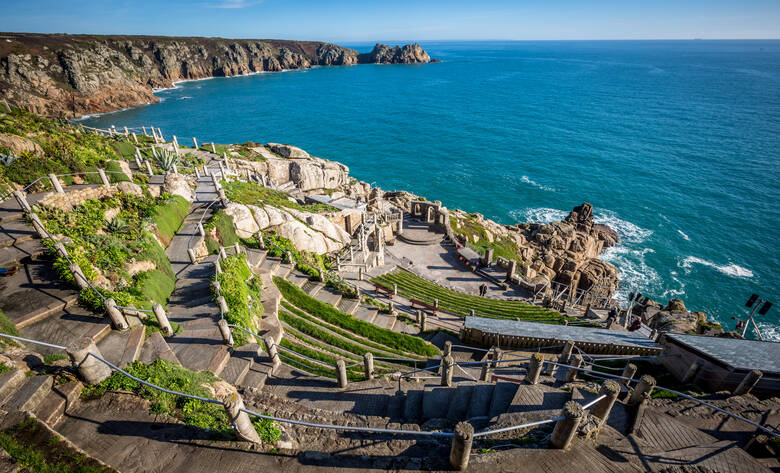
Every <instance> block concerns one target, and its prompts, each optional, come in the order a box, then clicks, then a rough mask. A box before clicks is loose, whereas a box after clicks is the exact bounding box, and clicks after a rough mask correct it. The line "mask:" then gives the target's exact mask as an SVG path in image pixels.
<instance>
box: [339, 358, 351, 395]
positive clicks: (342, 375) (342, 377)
mask: <svg viewBox="0 0 780 473" xmlns="http://www.w3.org/2000/svg"><path fill="white" fill-rule="evenodd" d="M336 375H337V377H338V381H339V387H340V388H341V389H344V388H346V387H347V384H348V381H347V365H346V363H344V360H342V359H341V358H339V359H338V360H336Z"/></svg>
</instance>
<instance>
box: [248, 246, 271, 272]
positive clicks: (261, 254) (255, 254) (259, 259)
mask: <svg viewBox="0 0 780 473" xmlns="http://www.w3.org/2000/svg"><path fill="white" fill-rule="evenodd" d="M267 254H268V252H267V251H265V250H256V249H249V250H247V252H246V256H247V262H248V263H249V266H250V267H251V268H258V267H260V265H261V264H263V261H265V257H266V255H267Z"/></svg>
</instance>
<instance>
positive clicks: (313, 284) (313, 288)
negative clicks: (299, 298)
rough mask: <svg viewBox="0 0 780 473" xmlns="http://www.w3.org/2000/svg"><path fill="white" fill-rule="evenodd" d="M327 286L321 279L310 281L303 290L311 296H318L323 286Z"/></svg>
mask: <svg viewBox="0 0 780 473" xmlns="http://www.w3.org/2000/svg"><path fill="white" fill-rule="evenodd" d="M324 287H325V284H323V283H321V282H319V281H308V282H307V283H306V284H304V285H303V292H305V293H306V294H308V295H310V296H316V295H317V293H318V292H320V290H322V288H324Z"/></svg>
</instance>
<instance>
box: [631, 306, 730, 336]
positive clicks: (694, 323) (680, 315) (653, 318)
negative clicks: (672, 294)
mask: <svg viewBox="0 0 780 473" xmlns="http://www.w3.org/2000/svg"><path fill="white" fill-rule="evenodd" d="M632 311H633V313H634V315H637V316H639V317H641V318H642V320H643V321H644V323H645V324H647V325H648V326H649V327H650V328H653V329H656V330H658V331H659V332H671V333H699V334H705V335H722V334H723V329H722V327H721V326H720V324H717V323H712V322H710V323H707V314H706V313H704V312H689V311H688V309H686V307H685V303H684V302H683V301H682V300H680V299H670V300H669V302H668V303H667V304H666V305H665V306H662V305H661V304H659V303H657V302H655V301H653V300H652V299H647V300H645V299H644V298H642V299H641V300H640V301H638V302H637V304H636V305H635V306H634V307H633V309H632Z"/></svg>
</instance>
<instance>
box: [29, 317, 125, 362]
mask: <svg viewBox="0 0 780 473" xmlns="http://www.w3.org/2000/svg"><path fill="white" fill-rule="evenodd" d="M109 333H111V326H110V325H109V324H108V319H107V318H105V317H103V316H102V315H97V314H94V313H92V312H90V311H88V310H87V309H85V308H83V307H80V306H72V307H69V308H67V309H65V310H63V311H60V312H58V313H56V314H53V315H51V316H49V317H47V318H45V319H42V320H39V321H38V322H35V323H33V324H31V325H26V326H24V327H22V328H21V329H20V330H19V334H20V335H21V336H22V337H25V338H30V339H32V340H40V341H42V342H47V343H53V344H56V345H63V346H68V345H69V344H70V343H72V342H73V341H74V340H77V339H79V338H81V337H88V338H91V339H92V340H93V341H94V342H95V343H98V342H100V341H101V340H102V339H103V337H105V336H106V335H108V334H109ZM30 349H32V350H34V351H36V352H38V353H40V354H42V355H44V356H45V355H49V354H52V353H62V351H61V350H57V349H53V348H48V347H44V346H40V345H30Z"/></svg>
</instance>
